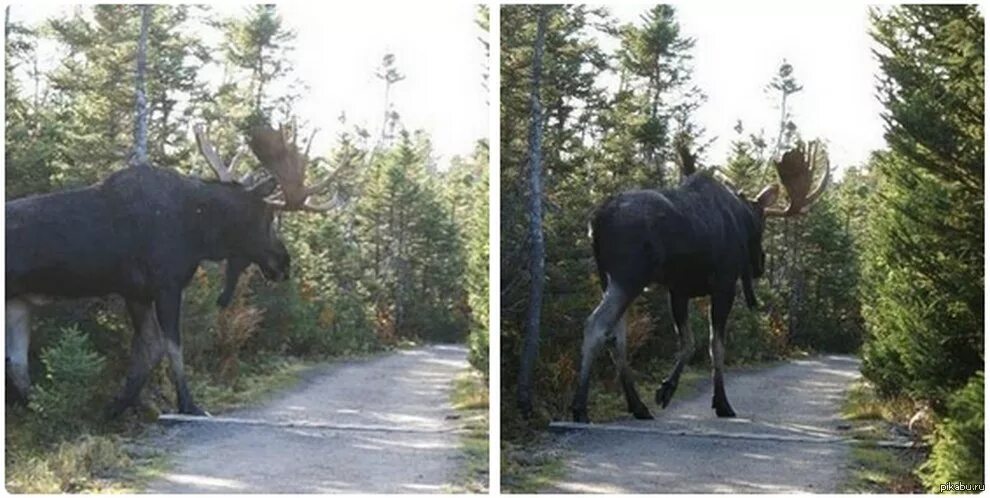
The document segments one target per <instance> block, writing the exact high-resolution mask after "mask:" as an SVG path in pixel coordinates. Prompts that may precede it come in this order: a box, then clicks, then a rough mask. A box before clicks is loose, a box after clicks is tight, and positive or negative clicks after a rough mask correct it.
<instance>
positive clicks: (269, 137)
mask: <svg viewBox="0 0 990 498" xmlns="http://www.w3.org/2000/svg"><path fill="white" fill-rule="evenodd" d="M294 134H295V133H294V132H293V135H294ZM314 135H315V132H314ZM312 143H313V136H312V135H311V136H310V137H309V142H308V143H307V144H306V151H305V152H299V149H298V148H297V147H296V143H295V138H294V137H293V140H292V142H291V143H290V142H289V139H288V137H287V136H286V130H285V127H284V126H281V127H279V129H278V130H273V129H272V128H271V127H269V126H262V127H257V128H254V129H253V130H251V133H250V140H249V141H248V146H249V147H250V148H251V151H252V152H254V155H255V156H256V157H257V158H258V161H260V162H261V167H263V168H265V169H266V170H268V171H269V172H271V174H272V175H273V176H274V177H275V180H276V181H278V184H279V186H280V187H281V199H269V201H268V202H269V203H270V204H272V205H273V206H275V208H276V209H280V210H284V211H328V210H330V209H333V208H335V207H337V206H338V205H340V204H341V202H340V200H339V199H338V198H337V195H336V194H334V196H333V199H331V200H330V201H329V202H327V203H325V204H311V203H310V202H309V198H310V197H313V196H317V195H320V194H323V193H325V191H326V190H328V189H329V187H330V185H331V184H332V183H333V181H334V180H335V179H336V177H337V174H338V173H340V172H341V171H343V170H344V169H345V168H347V167H349V165H350V159H351V158H350V157H348V158H347V159H346V160H345V163H344V164H342V165H341V166H340V167H338V168H337V169H336V170H335V171H334V172H333V173H331V174H330V176H328V177H327V178H326V179H324V180H323V181H321V182H320V183H318V184H316V185H313V186H310V187H307V186H306V168H307V167H308V166H309V163H310V160H309V148H310V146H311V145H312Z"/></svg>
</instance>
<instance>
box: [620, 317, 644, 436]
mask: <svg viewBox="0 0 990 498" xmlns="http://www.w3.org/2000/svg"><path fill="white" fill-rule="evenodd" d="M615 366H616V367H617V368H618V369H619V379H620V381H621V382H622V390H623V391H624V392H625V394H626V408H627V409H628V410H629V413H632V414H633V416H634V417H636V418H638V419H640V420H649V419H652V418H653V414H652V413H650V409H649V408H647V407H646V405H645V404H643V401H642V400H641V399H639V393H637V392H636V384H635V383H634V382H633V374H632V369H631V368H629V362H628V360H627V357H626V316H625V314H623V315H622V318H620V319H619V323H617V324H616V325H615Z"/></svg>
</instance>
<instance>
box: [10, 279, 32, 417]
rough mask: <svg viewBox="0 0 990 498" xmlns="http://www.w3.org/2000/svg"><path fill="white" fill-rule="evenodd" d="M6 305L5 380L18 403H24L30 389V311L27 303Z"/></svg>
mask: <svg viewBox="0 0 990 498" xmlns="http://www.w3.org/2000/svg"><path fill="white" fill-rule="evenodd" d="M6 304H7V307H6V309H7V312H6V317H5V318H6V325H7V327H6V332H7V337H6V345H7V350H6V351H7V354H6V356H7V358H6V366H7V379H9V380H10V382H11V383H12V384H13V385H14V389H15V391H16V395H17V397H18V398H19V401H22V402H26V401H27V398H28V393H29V391H30V389H31V377H30V375H29V374H28V344H29V341H30V338H31V309H30V307H29V306H30V305H29V304H28V303H27V302H25V301H23V300H20V299H11V300H9V301H7V303H6Z"/></svg>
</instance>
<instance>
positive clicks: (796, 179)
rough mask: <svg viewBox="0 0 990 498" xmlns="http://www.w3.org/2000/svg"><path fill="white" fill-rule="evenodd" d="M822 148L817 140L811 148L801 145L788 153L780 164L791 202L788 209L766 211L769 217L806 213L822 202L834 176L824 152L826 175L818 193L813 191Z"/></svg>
mask: <svg viewBox="0 0 990 498" xmlns="http://www.w3.org/2000/svg"><path fill="white" fill-rule="evenodd" d="M819 147H820V144H819V143H818V142H817V141H814V142H811V143H810V144H808V146H807V147H806V146H804V145H801V146H798V147H797V148H794V149H791V150H789V151H787V152H786V153H784V155H783V157H781V159H780V161H779V162H778V163H777V174H778V176H780V181H781V183H782V184H783V185H784V190H785V191H786V192H787V197H788V198H789V201H790V202H789V205H788V206H787V209H779V208H772V207H771V208H767V209H765V210H764V215H765V216H776V217H785V216H795V215H799V214H803V213H805V212H807V210H808V207H809V206H811V204H813V203H814V202H815V201H817V200H818V198H819V197H820V196H821V194H822V193H823V192H824V191H825V188H826V187H827V185H828V180H829V176H830V174H831V167H830V166H829V164H828V157H827V155H825V154H824V153H822V155H823V156H825V157H824V160H825V173H824V174H823V175H822V179H821V181H820V182H819V184H818V186H817V188H816V189H815V191H814V192H811V181H812V178H813V176H814V173H815V171H816V170H817V169H818V168H816V167H815V166H816V163H817V162H818V156H819Z"/></svg>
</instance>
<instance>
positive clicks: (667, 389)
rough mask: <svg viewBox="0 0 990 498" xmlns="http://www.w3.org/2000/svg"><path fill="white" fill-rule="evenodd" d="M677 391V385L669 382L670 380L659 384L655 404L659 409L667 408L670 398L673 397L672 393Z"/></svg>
mask: <svg viewBox="0 0 990 498" xmlns="http://www.w3.org/2000/svg"><path fill="white" fill-rule="evenodd" d="M676 390H677V384H675V383H673V382H671V381H670V380H665V381H663V384H660V389H657V394H656V402H657V404H658V405H660V407H661V408H667V405H669V404H670V400H671V398H673V397H674V391H676Z"/></svg>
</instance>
